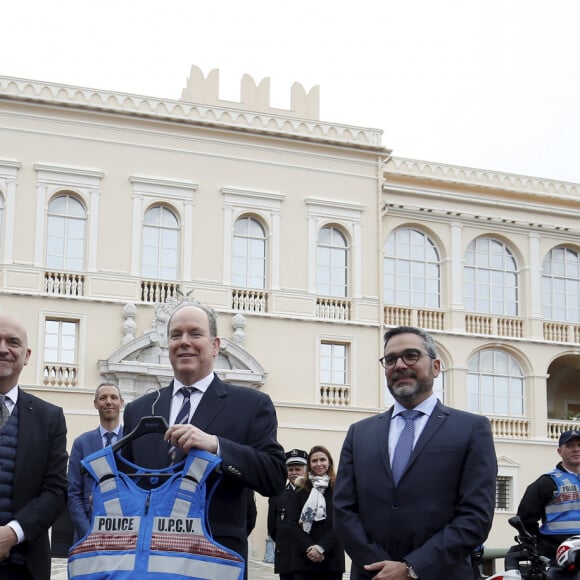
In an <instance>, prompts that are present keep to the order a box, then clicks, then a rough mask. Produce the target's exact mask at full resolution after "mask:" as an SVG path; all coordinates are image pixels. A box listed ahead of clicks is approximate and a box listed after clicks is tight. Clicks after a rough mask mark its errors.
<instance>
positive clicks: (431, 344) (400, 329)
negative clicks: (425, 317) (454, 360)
mask: <svg viewBox="0 0 580 580" xmlns="http://www.w3.org/2000/svg"><path fill="white" fill-rule="evenodd" d="M407 333H411V334H416V335H417V336H420V337H421V338H422V339H423V344H424V345H425V350H426V351H427V354H428V355H429V356H430V357H431V358H432V359H436V358H437V347H436V346H435V341H434V340H433V337H432V336H431V335H430V334H429V333H428V332H425V331H424V330H423V329H422V328H417V327H415V326H397V327H395V328H391V329H390V330H387V332H385V336H384V338H385V346H387V343H388V342H389V340H391V338H393V336H397V335H399V334H407Z"/></svg>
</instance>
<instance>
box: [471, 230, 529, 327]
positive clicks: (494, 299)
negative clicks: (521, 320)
mask: <svg viewBox="0 0 580 580" xmlns="http://www.w3.org/2000/svg"><path fill="white" fill-rule="evenodd" d="M463 276H464V301H465V309H466V310H467V311H470V312H480V313H483V314H497V315H504V316H517V314H518V273H517V264H516V261H515V258H514V257H513V255H512V253H511V252H510V250H509V249H508V248H507V246H506V245H505V244H504V243H503V242H500V241H499V240H494V239H493V238H487V237H483V238H478V239H477V240H475V241H473V242H471V244H469V247H468V248H467V252H466V254H465V268H464V273H463Z"/></svg>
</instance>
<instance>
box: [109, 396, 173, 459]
mask: <svg viewBox="0 0 580 580" xmlns="http://www.w3.org/2000/svg"><path fill="white" fill-rule="evenodd" d="M160 396H161V393H160V392H159V391H157V398H156V399H155V400H154V401H153V403H152V404H151V415H150V416H149V417H141V419H140V420H139V423H137V427H135V429H133V431H131V433H128V434H127V435H125V436H124V437H123V438H122V439H119V440H118V441H117V442H116V443H115V444H114V445H113V451H118V450H119V449H122V448H123V447H126V446H127V445H128V444H129V443H131V442H132V441H134V440H135V439H137V438H139V437H141V436H143V435H148V434H150V433H161V434H163V433H165V431H167V429H169V425H168V424H167V421H166V420H165V417H162V416H161V415H155V405H156V404H157V401H159V397H160Z"/></svg>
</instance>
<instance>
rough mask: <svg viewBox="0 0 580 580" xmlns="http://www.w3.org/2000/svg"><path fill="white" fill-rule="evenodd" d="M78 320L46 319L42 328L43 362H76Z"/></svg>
mask: <svg viewBox="0 0 580 580" xmlns="http://www.w3.org/2000/svg"><path fill="white" fill-rule="evenodd" d="M77 342H78V322H77V321H74V320H56V319H48V318H47V319H46V321H45V328H44V360H45V362H51V363H61V364H76V362H77Z"/></svg>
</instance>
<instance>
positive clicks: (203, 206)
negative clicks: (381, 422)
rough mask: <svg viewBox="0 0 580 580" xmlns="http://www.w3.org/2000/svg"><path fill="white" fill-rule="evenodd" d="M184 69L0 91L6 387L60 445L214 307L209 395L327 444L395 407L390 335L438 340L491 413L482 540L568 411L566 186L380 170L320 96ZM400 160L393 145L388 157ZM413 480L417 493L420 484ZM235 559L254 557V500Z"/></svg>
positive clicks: (578, 286)
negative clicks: (175, 94) (18, 337)
mask: <svg viewBox="0 0 580 580" xmlns="http://www.w3.org/2000/svg"><path fill="white" fill-rule="evenodd" d="M218 82H219V79H218V73H217V71H213V72H212V73H210V74H209V75H208V76H207V78H206V77H204V76H203V74H202V73H201V72H200V71H199V70H198V69H196V68H195V67H194V68H192V71H191V75H190V77H189V79H188V81H187V83H186V87H185V89H184V91H183V94H182V95H181V98H179V99H176V100H161V99H157V98H154V97H144V96H138V95H129V94H119V93H111V92H107V91H106V90H97V89H87V88H82V87H72V86H64V85H56V84H52V83H49V82H41V81H30V80H23V79H15V78H8V77H0V216H1V220H0V309H2V310H3V311H9V312H13V313H14V314H16V315H17V316H19V317H20V318H22V319H23V320H24V322H25V323H26V325H27V327H28V329H29V333H30V343H31V347H32V349H33V354H32V357H31V360H30V363H29V365H28V367H26V369H25V371H24V373H23V376H22V384H23V386H24V387H25V388H28V389H29V390H31V391H34V392H35V393H36V394H37V395H39V396H41V397H43V398H45V399H47V400H50V401H53V402H55V403H57V404H59V405H61V406H62V407H63V408H64V410H65V414H66V418H67V423H68V428H69V447H70V444H71V443H72V440H73V439H74V437H76V436H77V435H78V434H79V433H81V432H83V431H85V430H87V429H90V428H93V427H94V426H95V425H96V422H97V419H96V414H95V412H94V410H93V409H92V398H93V392H94V388H95V386H96V385H97V384H98V383H99V382H101V381H102V380H104V379H105V378H106V379H113V380H115V381H118V383H119V385H120V386H121V388H122V390H123V392H124V395H125V398H126V400H131V399H132V398H134V397H137V396H139V395H140V394H142V393H144V392H145V391H146V390H148V389H151V388H157V387H160V386H164V385H165V384H167V383H168V381H169V379H170V377H171V370H170V367H169V364H168V357H167V343H166V334H165V323H166V321H167V317H168V315H169V313H170V311H171V309H172V308H173V307H174V306H175V305H176V303H177V302H179V301H181V300H183V299H187V298H188V297H194V298H197V299H199V300H202V301H205V302H207V303H209V304H210V305H211V306H213V307H214V308H215V309H216V311H217V312H218V315H219V326H220V334H221V336H222V337H223V338H224V340H223V348H222V352H221V354H220V357H219V359H218V362H217V367H218V372H219V373H220V375H221V376H222V378H224V379H225V380H229V381H233V382H238V383H242V384H246V385H248V387H256V388H260V389H262V390H263V391H264V392H266V393H268V394H269V395H270V396H271V397H272V399H273V401H274V403H275V405H276V408H277V412H278V418H279V424H280V428H279V438H280V441H281V443H282V444H283V445H284V446H285V447H287V448H288V447H303V448H309V447H310V446H312V445H314V444H318V443H321V444H324V445H326V446H328V447H329V449H330V450H331V451H332V452H333V454H334V456H335V460H337V459H338V455H339V452H340V447H341V444H342V440H343V438H344V436H345V433H346V430H347V428H348V426H349V425H350V424H351V423H352V422H354V421H356V420H358V419H361V418H363V417H366V416H368V415H369V414H372V413H377V412H380V411H381V410H382V409H384V408H385V407H386V406H388V404H389V397H388V395H387V392H386V388H385V384H384V378H383V371H382V368H381V367H380V365H379V363H378V358H379V357H380V356H381V354H382V342H381V337H382V334H383V332H384V330H385V327H386V326H390V325H398V324H413V325H419V326H422V327H424V328H426V329H429V330H431V331H432V332H433V334H434V336H435V338H436V341H437V344H438V347H439V350H440V357H441V360H442V363H443V367H444V373H443V376H442V378H441V380H439V381H438V383H437V392H438V394H439V396H440V397H441V398H442V399H443V400H444V402H445V403H447V404H449V405H451V406H454V407H458V408H462V409H467V410H471V411H474V412H478V413H483V414H485V415H487V416H488V417H489V418H490V420H491V422H492V425H493V430H494V435H495V438H496V448H497V455H498V460H499V479H498V494H497V513H496V518H495V523H494V528H493V531H492V534H491V537H490V539H489V541H488V545H489V546H492V547H499V546H505V545H507V544H509V543H510V542H511V538H512V536H513V533H512V531H511V530H510V529H509V528H508V526H507V524H506V521H507V518H508V517H509V515H511V514H513V513H514V510H515V509H516V507H517V504H518V501H519V498H520V497H521V495H522V493H523V490H524V489H525V486H526V485H527V483H529V482H530V481H531V480H532V479H535V477H537V476H538V475H539V474H540V473H541V472H542V471H544V470H547V469H549V468H550V467H551V466H552V465H553V464H554V463H555V461H556V459H557V455H556V451H555V448H556V441H557V438H558V435H559V433H560V432H561V431H562V430H563V429H565V428H567V427H570V426H573V425H575V424H576V423H574V419H573V417H574V415H576V414H577V413H580V389H579V388H578V387H579V382H580V253H579V252H580V237H579V234H580V219H579V217H580V186H579V185H578V184H573V183H563V182H554V181H550V180H545V179H540V178H533V177H525V176H519V175H510V174H502V173H497V172H494V171H488V170H479V169H471V168H464V167H456V166H449V165H442V164H438V163H434V162H424V161H416V160H411V159H401V158H396V157H392V156H391V150H390V149H388V148H387V147H386V146H385V145H383V144H382V131H381V130H378V129H371V128H362V127H352V126H345V125H340V124H337V123H328V122H323V121H320V120H319V119H318V116H319V112H318V111H319V104H318V89H317V88H316V87H315V88H313V89H312V90H311V91H310V92H306V91H305V90H304V89H303V87H302V86H301V85H299V84H297V83H296V84H295V85H293V87H292V88H291V95H292V98H291V110H280V109H274V108H271V107H270V106H269V86H268V79H265V80H263V81H262V82H260V83H255V82H254V80H253V79H252V78H251V77H249V76H245V77H244V78H243V80H242V90H241V102H240V103H232V102H225V101H222V100H220V99H219V97H218V92H219V91H218ZM387 145H388V146H390V147H393V148H396V143H388V144H387ZM426 485H428V483H427V482H426ZM258 504H259V510H260V514H259V521H258V527H257V528H256V530H255V532H254V533H253V535H252V542H251V554H252V556H253V557H257V558H259V557H261V556H262V555H263V553H264V546H265V537H266V531H265V509H266V505H267V503H266V501H265V500H264V499H262V498H259V499H258Z"/></svg>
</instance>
